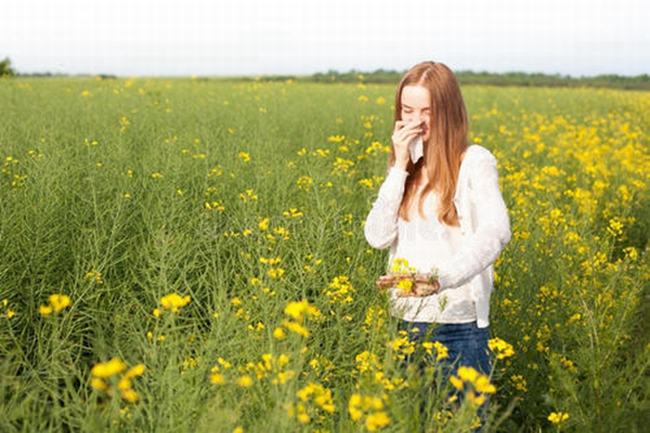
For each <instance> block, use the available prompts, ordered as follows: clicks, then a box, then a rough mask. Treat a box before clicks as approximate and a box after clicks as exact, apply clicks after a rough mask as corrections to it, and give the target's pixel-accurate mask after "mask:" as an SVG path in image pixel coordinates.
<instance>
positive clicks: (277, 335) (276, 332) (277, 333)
mask: <svg viewBox="0 0 650 433" xmlns="http://www.w3.org/2000/svg"><path fill="white" fill-rule="evenodd" d="M273 336H274V337H275V338H277V339H278V340H282V339H284V338H285V337H286V336H287V334H286V333H285V332H284V329H282V328H281V327H279V326H278V327H277V328H275V329H274V330H273Z"/></svg>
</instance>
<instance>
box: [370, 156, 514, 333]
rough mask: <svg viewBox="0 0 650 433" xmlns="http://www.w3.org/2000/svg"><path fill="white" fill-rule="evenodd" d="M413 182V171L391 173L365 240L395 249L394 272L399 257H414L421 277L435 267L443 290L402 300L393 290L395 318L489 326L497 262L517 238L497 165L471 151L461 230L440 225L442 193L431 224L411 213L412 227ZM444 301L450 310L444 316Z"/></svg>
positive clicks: (463, 183) (463, 177) (458, 199)
mask: <svg viewBox="0 0 650 433" xmlns="http://www.w3.org/2000/svg"><path fill="white" fill-rule="evenodd" d="M407 176H408V172H407V171H405V170H401V169H399V168H397V167H391V169H390V170H389V171H388V174H387V176H386V178H385V180H384V182H383V184H382V185H381V187H380V188H379V192H378V196H377V199H376V200H375V202H374V204H373V206H372V209H371V210H370V212H369V214H368V217H367V218H366V223H365V226H364V234H365V237H366V240H367V241H368V243H369V244H370V245H371V246H372V247H374V248H378V249H385V248H388V247H390V254H389V257H388V266H387V267H386V270H387V271H388V270H389V265H390V264H391V262H392V260H393V259H394V258H397V257H404V258H406V259H407V260H408V261H409V264H411V265H413V266H415V267H416V268H417V270H418V272H428V271H429V270H430V269H431V267H432V266H435V268H436V269H437V270H438V275H439V282H440V285H441V290H440V292H439V293H437V294H434V295H431V296H426V297H421V298H417V297H406V298H399V297H398V296H397V294H396V291H397V289H396V288H391V289H390V295H391V296H390V298H391V305H392V308H391V314H392V315H394V316H396V317H400V318H403V319H405V320H411V321H423V322H440V323H462V322H469V321H473V320H476V321H477V325H478V327H486V326H488V325H489V306H490V294H491V292H492V290H493V263H494V261H495V260H496V259H497V257H498V256H499V253H500V252H501V250H502V249H503V248H504V247H505V245H506V244H507V243H508V242H509V241H510V237H511V232H510V217H509V215H508V211H507V208H506V205H505V202H504V200H503V196H502V194H501V190H500V188H499V182H498V170H497V161H496V158H495V157H494V155H493V154H492V153H491V152H490V151H489V150H488V149H486V148H485V147H483V146H481V145H478V144H472V145H471V146H469V147H468V148H467V152H466V153H465V157H464V158H463V161H462V163H461V167H460V173H459V177H458V182H457V187H456V192H455V195H454V203H455V205H456V209H457V211H458V215H459V220H460V227H451V226H447V225H446V224H444V225H443V224H440V223H439V222H438V221H437V216H436V213H435V206H436V203H437V195H436V194H435V193H430V195H428V196H427V197H426V200H425V203H424V213H425V216H426V217H427V219H426V220H422V219H420V217H419V215H418V214H417V212H416V209H415V208H413V209H412V211H411V213H410V215H411V216H412V217H411V221H409V222H407V221H404V220H402V219H401V218H399V217H398V215H397V213H398V210H399V206H400V204H401V201H402V197H403V194H404V183H405V181H406V177H407ZM443 300H446V301H443ZM441 302H443V305H444V306H445V308H444V309H442V311H441V308H440V303H441ZM444 302H446V303H444ZM472 309H473V311H472Z"/></svg>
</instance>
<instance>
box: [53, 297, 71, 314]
mask: <svg viewBox="0 0 650 433" xmlns="http://www.w3.org/2000/svg"><path fill="white" fill-rule="evenodd" d="M49 300H50V305H51V306H52V308H54V312H56V313H58V312H59V311H61V310H63V309H64V308H66V307H68V306H70V304H71V303H72V301H71V300H70V297H69V296H68V295H61V294H56V293H55V294H52V295H50V298H49Z"/></svg>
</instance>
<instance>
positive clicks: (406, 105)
mask: <svg viewBox="0 0 650 433" xmlns="http://www.w3.org/2000/svg"><path fill="white" fill-rule="evenodd" d="M430 99H431V96H430V95H429V89H427V88H426V87H423V86H419V85H409V86H404V87H403V88H402V96H401V103H402V113H401V117H402V120H411V119H420V121H421V122H424V126H423V128H424V131H423V135H422V139H423V140H424V141H427V140H428V139H429V136H430V135H431V125H430V123H431V101H430Z"/></svg>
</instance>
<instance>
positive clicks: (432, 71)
mask: <svg viewBox="0 0 650 433" xmlns="http://www.w3.org/2000/svg"><path fill="white" fill-rule="evenodd" d="M407 85H420V86H423V87H425V88H427V89H429V93H430V95H431V110H430V112H429V113H430V116H431V119H430V123H429V125H430V134H429V139H428V140H427V141H425V143H424V156H423V157H422V158H420V160H418V162H417V163H416V164H413V162H412V161H411V160H410V158H409V161H408V165H407V167H406V169H407V171H408V172H409V175H408V176H407V178H406V183H405V189H404V196H403V198H402V203H401V204H400V208H399V213H398V215H399V216H400V217H401V218H402V219H404V220H406V221H409V216H408V210H409V209H410V207H411V202H412V201H413V200H416V199H417V200H418V213H419V214H420V216H421V217H422V218H423V219H424V218H426V217H425V215H424V212H423V204H424V200H423V198H424V197H426V195H427V194H428V193H429V192H430V191H432V190H433V189H434V188H435V190H436V191H437V192H438V196H439V203H440V206H439V208H438V221H440V222H444V223H445V224H447V225H450V226H458V225H459V222H458V214H457V212H456V207H455V206H454V203H453V197H454V193H455V191H456V183H457V181H458V173H459V172H460V163H461V158H462V155H463V153H464V152H465V150H466V149H467V147H469V142H468V138H467V133H468V129H469V125H468V119H467V110H466V109H465V102H464V101H463V96H462V94H461V91H460V86H459V84H458V80H457V79H456V77H455V75H454V73H453V72H452V71H451V69H449V67H447V66H446V65H444V64H443V63H439V62H433V61H425V62H421V63H418V64H417V65H415V66H413V67H412V68H411V69H409V70H408V71H407V72H406V73H405V74H404V76H403V77H402V78H401V80H400V82H399V85H398V87H397V92H396V95H395V121H397V120H402V99H401V98H402V89H403V88H404V86H407ZM394 163H395V149H394V148H393V147H392V146H391V153H390V155H389V158H388V167H389V169H390V167H392V166H393V165H394ZM422 170H426V174H427V177H428V179H429V181H428V183H427V184H426V185H425V186H424V188H423V189H422V190H421V192H420V194H419V195H418V197H415V193H416V189H417V185H416V184H415V180H416V179H417V178H419V176H420V174H421V171H422Z"/></svg>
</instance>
